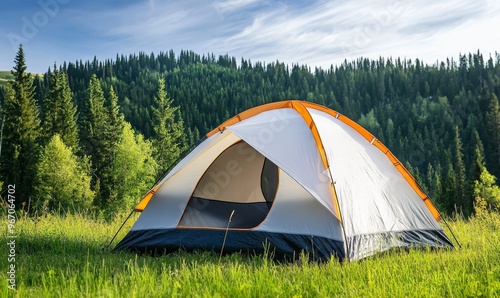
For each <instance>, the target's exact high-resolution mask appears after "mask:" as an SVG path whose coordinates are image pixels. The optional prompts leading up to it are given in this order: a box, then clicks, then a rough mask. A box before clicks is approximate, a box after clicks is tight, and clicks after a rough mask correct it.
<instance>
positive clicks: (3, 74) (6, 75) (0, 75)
mask: <svg viewBox="0 0 500 298" xmlns="http://www.w3.org/2000/svg"><path fill="white" fill-rule="evenodd" d="M13 79H14V76H12V74H11V73H10V70H0V86H5V85H7V82H8V81H10V80H13Z"/></svg>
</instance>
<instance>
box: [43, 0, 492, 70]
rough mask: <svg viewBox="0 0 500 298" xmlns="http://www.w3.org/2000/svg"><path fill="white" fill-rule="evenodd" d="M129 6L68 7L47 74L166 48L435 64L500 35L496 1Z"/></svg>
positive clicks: (484, 47) (257, 57)
mask: <svg viewBox="0 0 500 298" xmlns="http://www.w3.org/2000/svg"><path fill="white" fill-rule="evenodd" d="M72 3H73V2H72ZM127 3H128V2H125V3H122V6H120V7H116V6H113V7H107V6H104V4H103V3H102V2H99V1H96V0H94V1H89V2H86V5H83V4H82V3H76V2H75V3H74V4H75V6H73V7H72V8H71V10H70V8H69V6H68V8H67V9H66V8H65V10H64V11H61V13H60V15H58V20H57V22H60V23H61V26H60V28H61V29H59V30H62V28H65V30H68V29H67V28H72V29H71V30H74V31H75V32H76V31H81V32H78V33H75V34H80V33H81V34H82V36H81V37H80V36H79V37H80V39H79V40H76V41H75V40H71V42H70V43H68V42H67V43H66V44H65V43H64V42H60V43H59V44H58V43H54V42H53V40H48V41H47V42H46V44H47V45H50V44H55V45H56V46H59V47H61V45H63V49H64V51H65V52H67V53H69V54H68V55H70V56H68V57H71V58H66V56H64V57H61V56H57V57H55V55H56V54H55V53H60V52H61V51H62V49H59V50H58V51H57V50H56V51H54V54H52V53H50V55H49V54H46V55H47V56H51V57H49V58H46V57H44V58H46V59H49V60H48V61H46V62H45V63H46V64H47V66H50V65H52V63H53V61H64V60H70V61H72V60H74V57H75V55H80V56H81V55H82V54H81V53H86V54H85V55H86V57H93V56H94V55H97V57H98V58H99V59H104V58H113V57H114V55H116V53H120V54H122V53H123V54H127V53H134V52H135V53H137V52H139V51H145V52H151V51H154V52H158V51H167V50H170V49H174V50H175V51H179V50H181V49H184V50H193V51H195V52H197V53H200V54H203V53H212V52H213V53H214V54H215V55H219V54H226V53H228V54H229V55H231V56H236V57H238V58H239V57H244V58H247V59H251V60H252V61H266V62H271V61H275V60H280V61H284V62H286V63H299V64H308V65H310V66H313V67H314V66H322V67H329V66H330V65H331V64H339V63H341V62H343V61H344V59H347V60H352V59H356V58H358V57H360V56H363V57H368V58H378V57H379V56H383V57H389V56H392V57H398V56H399V57H408V58H412V59H413V58H420V59H423V60H424V61H425V62H427V63H434V62H435V61H436V59H445V58H446V57H450V56H454V57H456V56H457V55H458V54H459V53H466V52H471V51H473V52H475V51H477V50H478V49H479V50H481V51H482V52H483V53H485V54H488V53H489V52H494V51H497V50H500V36H498V34H495V33H494V32H495V31H494V30H496V29H497V28H499V27H500V1H498V0H449V1H436V0H417V1H411V2H410V1H402V0H380V1H370V0H356V1H353V0H334V1H331V0H316V1H306V0H303V1H267V0H265V1H263V0H215V1H200V0H198V1H197V0H169V1H164V0H147V1H145V0H142V1H138V2H133V4H127ZM87 4H88V5H87ZM54 22H55V21H54ZM54 24H55V23H54ZM53 27H58V26H53ZM44 30H45V31H44V34H45V35H47V36H49V35H50V36H52V37H54V36H58V34H59V32H57V31H53V32H52V31H50V32H49V28H48V27H47V28H46V29H44ZM50 30H52V29H50ZM37 38H38V37H37ZM39 39H40V41H37V42H40V43H41V42H43V40H42V39H43V37H42V34H41V35H40V38H39ZM34 42H35V41H34ZM49 52H50V50H49ZM86 57H82V59H85V58H86ZM44 69H46V67H44Z"/></svg>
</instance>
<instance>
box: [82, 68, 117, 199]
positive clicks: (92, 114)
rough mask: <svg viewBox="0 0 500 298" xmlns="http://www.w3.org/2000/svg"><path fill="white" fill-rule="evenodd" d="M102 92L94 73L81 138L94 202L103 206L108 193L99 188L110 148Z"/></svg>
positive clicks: (107, 165) (106, 114)
mask: <svg viewBox="0 0 500 298" xmlns="http://www.w3.org/2000/svg"><path fill="white" fill-rule="evenodd" d="M104 102H105V99H104V92H103V91H102V88H101V84H100V82H99V80H98V79H97V76H96V75H92V77H91V79H90V83H89V88H88V101H87V102H86V108H85V113H84V123H83V127H84V129H83V130H82V131H81V140H82V143H83V149H84V153H85V154H86V155H88V156H90V160H91V165H92V186H93V188H94V190H95V191H96V198H95V200H94V204H95V205H97V206H101V207H104V202H105V201H106V199H107V198H108V196H109V194H107V193H106V187H104V188H103V190H101V188H102V185H103V181H101V180H105V179H106V177H104V176H105V173H106V170H107V169H108V170H109V167H110V164H111V162H110V160H109V151H110V149H111V148H109V147H107V146H106V145H107V144H106V134H107V131H108V122H109V116H108V111H107V110H106V108H105V106H104Z"/></svg>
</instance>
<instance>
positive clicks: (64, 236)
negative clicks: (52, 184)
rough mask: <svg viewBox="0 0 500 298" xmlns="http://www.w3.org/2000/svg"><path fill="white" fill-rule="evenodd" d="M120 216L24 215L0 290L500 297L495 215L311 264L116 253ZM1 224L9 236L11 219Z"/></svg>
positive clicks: (499, 226)
mask: <svg viewBox="0 0 500 298" xmlns="http://www.w3.org/2000/svg"><path fill="white" fill-rule="evenodd" d="M4 211H5V210H4ZM3 214H7V212H4V213H3ZM134 216H135V218H137V215H134ZM123 219H124V217H119V218H117V219H116V220H114V221H113V222H106V221H105V220H102V219H98V217H94V216H84V215H80V214H77V215H66V216H60V215H53V214H47V215H44V216H40V217H37V218H33V217H26V216H24V215H19V216H18V220H17V222H16V224H15V233H16V235H17V239H16V248H15V249H16V262H15V266H16V287H17V291H12V290H10V289H9V288H8V287H7V286H8V284H7V282H6V279H7V273H6V271H7V270H8V267H9V264H10V263H9V262H8V258H7V257H8V256H7V255H8V251H7V250H8V249H6V248H5V245H4V249H3V250H2V251H3V252H4V256H3V257H2V258H0V260H1V261H0V263H1V268H2V272H3V273H2V274H4V277H3V278H2V280H3V282H2V288H1V294H0V296H1V297H172V296H173V297H500V215H499V214H498V213H497V214H491V215H489V214H485V215H483V216H480V217H476V218H473V219H471V220H469V221H464V220H461V219H456V220H450V222H449V223H450V225H451V227H452V229H453V230H454V232H455V234H456V235H457V237H458V239H459V240H460V241H461V243H462V248H461V249H454V250H437V251H431V250H411V251H409V252H407V251H391V252H388V253H384V254H381V255H377V256H375V257H371V258H368V259H366V260H363V261H359V262H351V263H348V262H344V263H340V262H339V261H337V260H331V261H330V262H327V263H312V262H308V261H305V260H306V258H305V257H304V258H301V260H299V261H297V262H294V263H277V262H274V261H272V260H270V258H266V257H265V256H248V255H240V254H232V255H226V256H223V257H222V258H221V259H219V256H218V255H217V254H216V253H208V252H203V253H197V254H189V253H181V252H179V253H176V254H170V255H164V256H156V257H153V256H148V255H136V254H133V253H125V252H120V253H116V252H112V251H111V250H110V249H108V248H106V246H107V244H108V242H109V240H110V239H111V237H112V236H113V234H114V232H115V231H116V230H117V229H118V227H119V226H120V224H121V223H122V222H123ZM133 220H134V217H132V218H131V220H130V221H129V223H128V225H127V226H126V227H125V228H124V231H123V232H122V233H121V235H119V237H118V238H121V237H123V236H124V234H125V233H126V232H127V230H128V229H129V228H130V226H131V224H132V222H133ZM2 225H3V226H4V227H5V231H6V232H5V234H7V226H8V223H7V218H6V216H4V217H2ZM448 234H449V232H448ZM4 239H5V238H4ZM115 244H116V241H115Z"/></svg>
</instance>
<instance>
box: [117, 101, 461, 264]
mask: <svg viewBox="0 0 500 298" xmlns="http://www.w3.org/2000/svg"><path fill="white" fill-rule="evenodd" d="M135 210H136V211H142V214H141V216H140V217H139V218H138V220H137V221H136V223H135V224H134V226H133V227H132V229H131V231H130V232H129V233H128V234H127V235H126V236H125V238H124V239H123V240H122V241H121V242H120V243H119V244H118V245H117V247H116V249H134V250H163V251H167V252H168V251H173V250H177V249H179V248H182V249H185V250H200V249H208V250H216V251H220V250H221V249H224V251H225V252H233V251H253V252H260V251H263V250H264V246H265V245H268V246H269V247H268V249H270V250H271V251H272V252H273V253H274V255H275V256H277V257H293V256H294V255H298V254H297V253H298V252H300V251H301V250H305V251H307V252H309V254H310V255H311V256H312V257H314V258H317V259H327V258H329V257H330V256H332V255H334V256H337V257H339V258H341V259H344V258H347V259H349V260H357V259H360V258H364V257H366V256H369V255H372V254H374V253H376V252H380V251H384V250H387V249H389V248H392V247H410V246H416V247H418V246H432V247H452V246H453V245H452V243H451V241H450V240H449V239H448V237H447V236H446V235H445V233H444V232H443V230H442V228H441V227H440V226H439V224H438V221H439V220H440V214H439V212H438V211H437V209H436V208H435V207H434V205H433V204H432V203H431V201H430V200H429V198H428V197H427V195H426V194H425V193H424V192H423V191H422V190H421V189H420V187H419V186H418V185H417V183H416V182H415V180H414V178H413V177H412V176H411V175H410V174H409V173H408V171H407V170H406V169H405V168H404V167H403V165H402V164H401V163H400V162H399V161H398V160H397V159H396V158H395V157H394V155H393V154H392V153H391V152H390V151H389V150H388V149H387V148H386V147H385V146H384V145H383V144H382V143H381V142H380V141H379V140H378V139H376V138H375V137H374V136H373V135H371V134H370V133H369V132H368V131H366V130H365V129H364V128H362V127H361V126H359V125H358V124H356V123H355V122H354V121H352V120H350V119H349V118H347V117H345V116H343V115H341V114H339V113H337V112H335V111H332V110H330V109H328V108H325V107H323V106H320V105H316V104H312V103H308V102H302V101H293V100H292V101H284V102H277V103H270V104H266V105H263V106H259V107H256V108H253V109H250V110H247V111H245V112H243V113H241V114H239V115H237V116H235V117H233V118H231V119H229V120H227V121H226V122H224V123H223V124H221V125H220V126H219V127H217V128H216V129H214V130H213V131H212V132H210V133H208V134H207V136H206V138H205V139H204V140H203V141H202V142H201V143H200V144H199V145H198V146H197V147H196V148H195V149H194V150H193V151H191V152H190V153H189V154H188V155H187V156H186V157H185V158H184V159H182V160H181V161H180V162H179V163H178V164H177V165H176V166H175V167H174V168H173V169H172V170H171V171H170V172H169V173H168V174H167V175H166V176H165V178H164V179H163V180H161V182H160V183H158V184H157V185H156V186H155V187H154V188H153V189H152V190H151V191H150V192H149V193H148V194H147V195H146V196H145V197H144V198H143V199H142V201H141V202H140V203H139V205H137V206H136V209H135ZM225 237H226V239H225V242H224V238H225ZM223 242H224V247H222V246H223ZM266 243H267V244H266Z"/></svg>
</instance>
